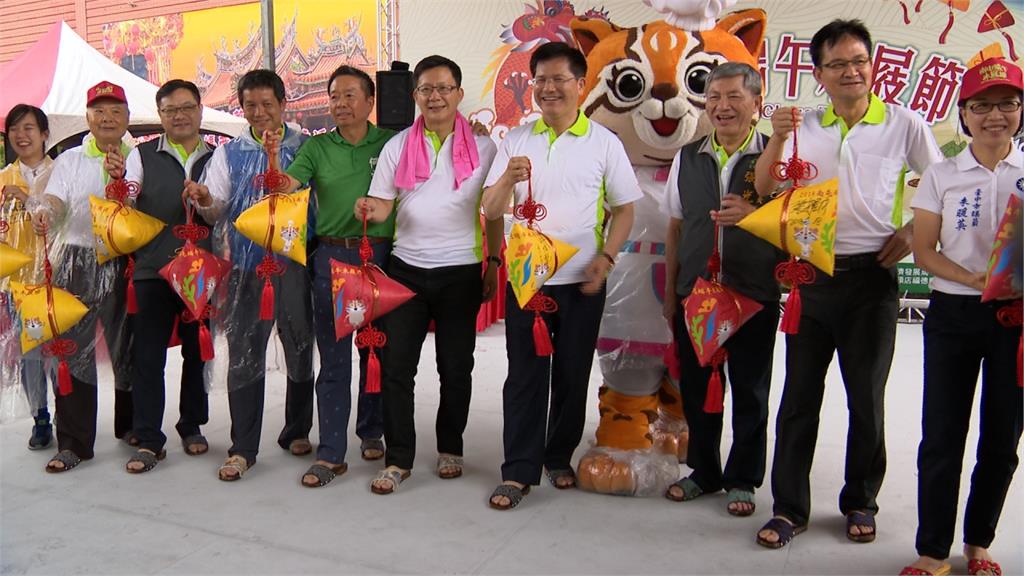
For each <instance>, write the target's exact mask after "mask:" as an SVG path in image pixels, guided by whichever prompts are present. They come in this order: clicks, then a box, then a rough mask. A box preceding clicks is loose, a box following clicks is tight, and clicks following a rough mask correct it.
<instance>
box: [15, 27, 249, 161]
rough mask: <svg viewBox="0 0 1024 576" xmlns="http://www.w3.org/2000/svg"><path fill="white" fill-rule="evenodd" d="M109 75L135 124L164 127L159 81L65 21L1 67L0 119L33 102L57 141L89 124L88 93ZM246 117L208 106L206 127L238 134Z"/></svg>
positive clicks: (132, 124)
mask: <svg viewBox="0 0 1024 576" xmlns="http://www.w3.org/2000/svg"><path fill="white" fill-rule="evenodd" d="M103 80H107V81H110V82H113V83H115V84H117V85H119V86H121V87H122V88H124V91H125V94H126V95H127V97H128V107H129V109H130V111H131V126H132V127H133V128H141V127H151V128H156V129H159V127H160V118H159V115H158V113H157V106H156V101H155V100H156V91H157V86H155V85H153V84H151V83H150V82H148V81H146V80H144V79H142V78H139V77H138V76H136V75H135V74H132V73H131V72H129V71H128V70H125V69H124V68H121V67H120V66H118V65H117V64H115V63H113V62H111V61H110V60H109V59H108V58H106V57H105V56H104V55H103V54H101V53H100V52H99V51H98V50H96V49H95V48H93V47H92V46H90V45H89V44H88V43H87V42H86V41H85V40H83V39H82V38H81V37H80V36H79V35H78V34H76V33H75V31H74V30H72V29H71V27H70V26H68V25H67V24H66V23H64V22H63V21H61V22H58V23H56V24H54V26H53V28H51V29H50V31H48V32H47V33H46V34H45V35H44V36H43V37H42V38H40V39H39V40H38V41H37V42H36V43H35V44H33V45H32V46H31V47H30V48H29V49H27V50H26V51H25V52H23V53H22V54H21V55H20V56H18V58H16V59H15V60H13V61H12V62H10V63H9V64H7V65H6V66H4V67H3V68H2V69H0V86H3V90H0V122H3V120H4V118H6V116H7V112H8V111H10V109H11V108H12V107H13V106H14V105H16V104H18V103H25V104H33V105H35V106H38V107H40V108H42V109H43V111H44V112H46V115H47V117H48V118H49V121H50V138H49V140H48V142H47V145H48V146H50V147H52V146H54V145H56V144H57V143H59V142H61V141H62V140H64V139H65V138H67V137H69V136H73V135H75V134H78V133H80V132H85V131H87V130H88V129H89V127H88V125H87V124H86V121H85V94H86V91H87V90H88V89H89V88H90V87H91V86H93V85H95V84H97V83H99V82H101V81H103ZM246 125H247V124H246V122H245V119H243V118H238V117H236V116H232V115H231V114H228V113H226V112H222V111H220V110H214V109H212V108H207V107H204V108H203V122H202V128H203V130H206V131H210V132H218V133H221V134H226V135H228V136H232V137H233V136H237V135H238V134H240V133H241V132H242V130H243V129H244V128H245V126H246Z"/></svg>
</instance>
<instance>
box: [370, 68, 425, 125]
mask: <svg viewBox="0 0 1024 576" xmlns="http://www.w3.org/2000/svg"><path fill="white" fill-rule="evenodd" d="M412 88H413V86H412V72H410V71H409V70H378V71H377V125H378V126H380V127H381V128H390V129H392V130H405V129H406V128H408V127H409V126H412V123H413V120H415V118H416V103H415V102H414V101H413V99H412Z"/></svg>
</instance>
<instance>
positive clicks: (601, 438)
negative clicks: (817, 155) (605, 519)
mask: <svg viewBox="0 0 1024 576" xmlns="http://www.w3.org/2000/svg"><path fill="white" fill-rule="evenodd" d="M644 1H645V3H647V4H648V5H651V6H652V7H653V8H655V9H656V10H658V11H659V12H662V13H664V14H665V20H659V21H656V22H649V23H647V24H643V25H640V26H638V27H635V28H620V27H618V26H616V25H614V24H612V23H610V22H608V21H607V20H605V19H601V18H575V19H574V20H573V21H572V23H571V25H570V27H571V29H572V34H573V37H574V39H575V40H576V42H577V44H578V45H579V46H580V49H581V50H582V51H583V53H584V54H585V55H586V57H587V64H588V72H587V78H586V87H585V88H584V93H583V94H582V95H581V98H582V104H581V108H582V109H583V111H584V112H585V113H586V114H587V116H589V117H590V118H591V119H593V120H595V121H597V122H599V123H601V124H602V125H603V126H606V127H607V128H609V129H610V130H612V131H613V132H615V133H616V134H618V136H619V138H620V139H621V140H622V143H623V144H624V145H625V147H626V152H627V153H628V154H629V158H630V160H631V162H632V164H633V167H634V169H635V170H636V174H637V179H638V180H639V181H640V186H641V188H642V189H643V193H644V196H643V198H642V199H641V200H639V201H638V202H637V203H636V204H634V209H635V220H634V223H633V229H632V232H631V234H630V238H629V241H628V242H626V244H625V245H624V246H623V248H622V252H621V253H620V254H619V257H618V263H617V265H616V266H615V269H614V270H613V271H612V273H611V275H610V276H609V277H608V295H607V301H606V304H605V311H604V317H603V319H602V322H601V332H600V337H599V339H598V358H599V361H600V365H601V374H602V377H603V380H604V384H603V386H602V387H601V390H600V406H599V410H600V415H601V420H600V424H599V425H598V429H597V434H596V436H597V438H596V442H595V444H594V446H593V447H592V448H591V449H590V450H589V451H588V452H587V453H586V454H584V455H583V457H582V458H581V459H580V464H579V471H578V472H579V474H578V476H579V485H580V487H582V488H584V489H588V490H593V491H596V492H601V493H608V494H621V495H650V494H661V493H663V492H664V490H665V489H666V488H667V486H668V485H669V484H671V483H672V482H674V481H675V480H677V479H678V476H679V469H678V463H679V462H681V461H685V452H686V440H687V437H688V435H687V432H686V423H685V420H684V418H683V410H682V401H681V400H680V397H679V390H678V383H677V382H676V381H674V378H673V375H670V369H669V367H670V366H671V365H672V364H673V361H674V359H675V355H674V348H673V347H672V340H673V335H672V333H671V330H670V328H669V325H668V323H667V322H666V321H665V320H664V318H663V317H662V302H663V300H664V297H665V281H666V278H665V262H664V260H665V257H664V254H665V244H664V243H665V236H666V233H667V227H668V217H667V215H666V214H665V212H664V210H663V209H662V207H661V206H662V202H663V197H664V195H665V182H666V180H667V176H668V171H669V167H670V165H671V164H672V159H673V157H674V156H675V154H676V153H677V152H678V151H679V149H680V148H681V147H682V146H683V145H684V144H687V143H688V142H690V141H692V140H694V139H695V138H697V137H701V136H703V135H705V134H707V133H708V132H709V131H710V124H709V122H708V121H707V119H706V118H704V117H703V109H704V93H705V90H706V87H707V86H706V84H707V78H708V75H709V74H710V73H711V71H712V70H713V69H714V68H715V67H716V66H717V65H719V64H721V63H723V62H727V61H739V62H746V63H748V64H750V65H751V66H753V67H754V68H757V64H758V63H757V60H758V55H759V53H760V51H761V46H762V42H763V39H764V33H765V27H766V17H765V13H764V12H763V11H761V10H757V9H752V10H743V11H740V12H734V13H731V14H727V15H725V16H723V17H721V18H720V19H718V20H717V21H716V17H717V16H718V15H719V12H720V11H721V10H722V8H724V7H727V6H730V5H732V4H733V3H734V1H735V0H644ZM723 5H724V6H723ZM670 297H672V296H670ZM686 337H687V336H686V335H685V334H682V335H677V338H686Z"/></svg>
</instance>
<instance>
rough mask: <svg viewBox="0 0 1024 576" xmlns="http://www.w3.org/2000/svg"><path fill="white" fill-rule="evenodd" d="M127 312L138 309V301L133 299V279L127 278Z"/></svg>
mask: <svg viewBox="0 0 1024 576" xmlns="http://www.w3.org/2000/svg"><path fill="white" fill-rule="evenodd" d="M127 300H128V313H129V314H135V313H136V312H138V311H139V301H138V300H136V299H135V281H134V280H132V279H131V278H129V279H128V297H127Z"/></svg>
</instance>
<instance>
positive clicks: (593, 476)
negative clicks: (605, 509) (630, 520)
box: [576, 449, 635, 496]
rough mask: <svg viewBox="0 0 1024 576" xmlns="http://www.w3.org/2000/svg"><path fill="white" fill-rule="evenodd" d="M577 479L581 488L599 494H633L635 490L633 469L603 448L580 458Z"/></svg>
mask: <svg viewBox="0 0 1024 576" xmlns="http://www.w3.org/2000/svg"><path fill="white" fill-rule="evenodd" d="M576 480H577V482H578V483H579V486H580V488H582V489H584V490H589V491H591V492H597V493H599V494H614V495H619V496H632V495H633V493H634V491H635V482H634V481H633V470H632V469H631V468H630V466H629V463H628V462H620V461H617V460H616V459H615V458H612V457H611V456H610V455H609V454H608V453H607V452H605V451H603V450H598V449H595V450H591V451H590V452H587V453H586V454H584V455H583V457H582V458H580V464H579V469H578V470H577V471H576Z"/></svg>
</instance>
